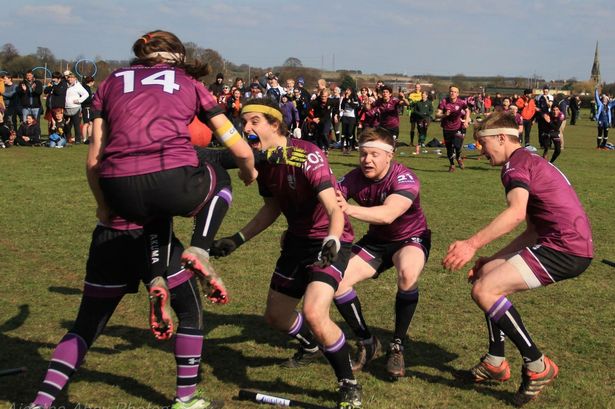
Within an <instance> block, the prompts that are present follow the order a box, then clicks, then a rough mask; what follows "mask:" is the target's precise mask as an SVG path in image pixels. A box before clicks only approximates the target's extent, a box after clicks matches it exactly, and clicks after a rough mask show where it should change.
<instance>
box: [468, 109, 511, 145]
mask: <svg viewBox="0 0 615 409" xmlns="http://www.w3.org/2000/svg"><path fill="white" fill-rule="evenodd" d="M495 128H509V129H518V128H519V125H517V121H515V116H514V115H512V114H511V113H509V112H504V111H500V112H497V111H496V112H494V113H492V114H491V115H489V116H488V117H487V118H485V120H483V122H481V124H480V125H479V126H477V127H476V128H475V129H474V139H475V140H478V138H479V136H478V133H479V131H484V130H487V129H495ZM506 136H508V139H509V140H510V141H511V142H519V135H518V134H515V135H506Z"/></svg>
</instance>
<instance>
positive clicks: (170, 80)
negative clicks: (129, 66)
mask: <svg viewBox="0 0 615 409" xmlns="http://www.w3.org/2000/svg"><path fill="white" fill-rule="evenodd" d="M115 76H116V77H123V79H124V94H127V93H129V92H133V91H134V90H135V72H134V71H122V72H118V73H116V74H115ZM141 85H162V90H163V91H164V92H166V93H168V94H172V93H173V91H179V84H176V83H175V71H174V70H164V71H160V72H157V73H155V74H152V75H150V76H149V77H145V78H143V79H142V80H141Z"/></svg>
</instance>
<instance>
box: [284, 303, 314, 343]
mask: <svg viewBox="0 0 615 409" xmlns="http://www.w3.org/2000/svg"><path fill="white" fill-rule="evenodd" d="M288 335H290V336H291V337H293V338H295V339H296V340H297V341H299V343H300V344H301V348H303V349H306V350H308V351H316V350H317V349H318V343H317V342H316V340H315V339H314V334H312V331H310V328H309V327H308V325H307V323H306V322H305V319H304V318H303V314H301V313H300V312H298V311H297V318H296V319H295V323H294V324H293V326H292V327H290V330H289V331H288Z"/></svg>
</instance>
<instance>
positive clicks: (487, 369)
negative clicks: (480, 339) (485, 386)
mask: <svg viewBox="0 0 615 409" xmlns="http://www.w3.org/2000/svg"><path fill="white" fill-rule="evenodd" d="M486 357H487V355H485V356H483V357H482V358H481V360H480V362H479V363H478V364H476V365H475V366H474V367H472V368H471V369H470V375H471V379H472V381H474V382H476V383H480V382H489V381H496V382H505V381H507V380H509V379H510V365H508V361H506V360H504V362H502V364H501V365H500V366H493V365H491V364H489V363H487V362H485V358H486Z"/></svg>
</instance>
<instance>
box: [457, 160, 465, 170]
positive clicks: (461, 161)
mask: <svg viewBox="0 0 615 409" xmlns="http://www.w3.org/2000/svg"><path fill="white" fill-rule="evenodd" d="M457 163H458V164H459V169H461V170H464V169H465V166H463V159H458V160H457Z"/></svg>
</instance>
